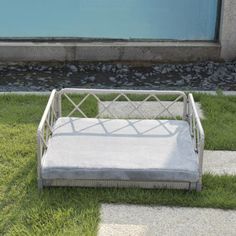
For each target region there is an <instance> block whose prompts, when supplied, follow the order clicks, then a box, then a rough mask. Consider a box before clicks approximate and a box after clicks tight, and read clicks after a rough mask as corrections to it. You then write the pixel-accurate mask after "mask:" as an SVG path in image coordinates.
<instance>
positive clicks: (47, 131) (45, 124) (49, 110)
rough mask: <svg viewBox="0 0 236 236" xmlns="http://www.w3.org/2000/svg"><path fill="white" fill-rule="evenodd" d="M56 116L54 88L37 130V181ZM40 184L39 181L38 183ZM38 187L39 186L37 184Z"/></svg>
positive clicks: (56, 101)
mask: <svg viewBox="0 0 236 236" xmlns="http://www.w3.org/2000/svg"><path fill="white" fill-rule="evenodd" d="M57 118H58V100H57V91H56V90H55V89H54V90H53V91H52V93H51V95H50V97H49V100H48V103H47V106H46V108H45V110H44V113H43V116H42V119H41V121H40V123H39V126H38V130H37V142H38V146H37V158H38V181H39V182H40V180H41V159H42V157H43V155H44V153H45V151H46V150H47V147H48V140H49V137H50V136H51V134H52V128H53V125H54V123H55V121H56V119H57ZM39 185H40V183H39ZM39 187H40V186H39Z"/></svg>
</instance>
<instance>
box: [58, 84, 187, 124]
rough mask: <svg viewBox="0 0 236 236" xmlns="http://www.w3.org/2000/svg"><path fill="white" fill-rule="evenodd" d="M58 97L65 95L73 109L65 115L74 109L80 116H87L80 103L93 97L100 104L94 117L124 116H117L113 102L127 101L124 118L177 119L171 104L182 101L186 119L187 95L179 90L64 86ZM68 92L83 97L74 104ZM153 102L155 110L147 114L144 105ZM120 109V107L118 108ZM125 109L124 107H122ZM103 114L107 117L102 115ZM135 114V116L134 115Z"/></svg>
mask: <svg viewBox="0 0 236 236" xmlns="http://www.w3.org/2000/svg"><path fill="white" fill-rule="evenodd" d="M59 94H60V97H65V98H66V99H67V101H69V103H70V104H72V106H73V109H72V111H71V112H70V113H69V114H68V115H67V116H72V115H73V114H74V113H75V112H76V111H77V112H79V113H80V114H81V116H82V117H84V118H87V116H86V114H85V112H84V111H83V110H82V105H83V104H84V103H85V101H86V100H87V99H88V98H89V97H93V98H95V100H96V101H97V103H98V104H99V106H100V109H98V114H97V116H96V118H113V119H117V118H124V117H118V116H117V114H116V112H115V111H114V106H113V104H114V103H117V102H119V101H121V100H122V101H125V102H128V106H129V109H128V112H127V109H126V113H125V116H126V118H140V119H150V118H152V119H157V118H159V117H166V116H168V117H171V118H174V119H177V115H176V114H173V110H172V108H173V106H175V105H176V103H178V102H180V101H181V102H183V112H182V114H181V115H182V118H183V119H184V120H186V118H187V96H186V94H185V93H184V92H181V91H158V90H117V89H79V88H78V89H76V88H74V89H73V88H72V89H70V88H65V89H62V90H61V91H59ZM70 94H80V95H83V99H82V100H81V101H80V102H79V103H78V104H76V103H75V102H74V101H73V97H72V96H70ZM111 94H112V95H114V96H113V97H112V99H110V100H105V101H104V100H103V99H101V96H104V95H111ZM131 96H133V97H135V96H141V97H142V99H139V100H135V99H132V97H131ZM161 96H171V97H174V99H173V100H171V101H168V102H165V101H162V100H161V99H160V97H161ZM150 101H152V102H155V104H156V105H157V106H156V107H155V111H153V112H152V117H150V116H148V115H149V114H147V112H146V109H147V106H146V107H145V103H147V102H150ZM120 109H122V107H121V108H120ZM124 110H125V109H124ZM104 114H106V115H108V117H104ZM135 116H136V117H135Z"/></svg>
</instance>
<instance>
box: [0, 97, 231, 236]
mask: <svg viewBox="0 0 236 236" xmlns="http://www.w3.org/2000/svg"><path fill="white" fill-rule="evenodd" d="M47 99H48V97H44V96H16V95H6V96H1V97H0V235H96V232H97V226H98V223H99V207H100V204H101V203H102V202H106V203H132V204H148V205H150V204H151V205H157V204H158V205H169V206H189V207H190V206H191V207H193V206H194V207H213V208H223V209H236V198H235V196H236V177H235V176H212V175H205V176H204V177H203V186H204V188H203V191H202V192H201V193H196V192H194V191H193V192H188V191H178V190H172V191H171V190H143V189H88V188H46V189H45V190H44V191H43V193H39V192H38V190H37V182H36V129H37V126H38V123H39V121H40V119H41V115H42V112H43V110H44V108H45V106H46V103H47ZM196 100H198V101H200V102H201V104H202V106H203V109H204V112H205V115H206V119H205V120H204V121H203V125H204V129H205V132H206V147H207V148H208V149H226V150H236V135H235V134H236V114H235V113H236V97H224V96H209V95H196ZM65 103H66V102H65ZM65 105H66V104H65ZM68 108H69V105H68V104H67V105H66V110H65V112H68ZM84 108H85V109H86V112H87V113H88V114H90V115H91V116H92V115H94V114H96V112H97V106H96V104H95V101H94V100H93V99H91V100H89V101H88V104H86V105H85V106H84Z"/></svg>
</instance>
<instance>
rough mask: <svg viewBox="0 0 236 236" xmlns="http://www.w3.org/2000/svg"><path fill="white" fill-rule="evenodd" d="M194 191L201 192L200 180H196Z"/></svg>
mask: <svg viewBox="0 0 236 236" xmlns="http://www.w3.org/2000/svg"><path fill="white" fill-rule="evenodd" d="M196 191H197V192H201V191H202V183H201V182H197V183H196Z"/></svg>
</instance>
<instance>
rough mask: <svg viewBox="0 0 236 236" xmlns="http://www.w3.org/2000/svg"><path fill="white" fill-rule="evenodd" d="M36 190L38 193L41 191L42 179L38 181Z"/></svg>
mask: <svg viewBox="0 0 236 236" xmlns="http://www.w3.org/2000/svg"><path fill="white" fill-rule="evenodd" d="M38 190H39V191H42V190H43V181H42V179H38Z"/></svg>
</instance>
